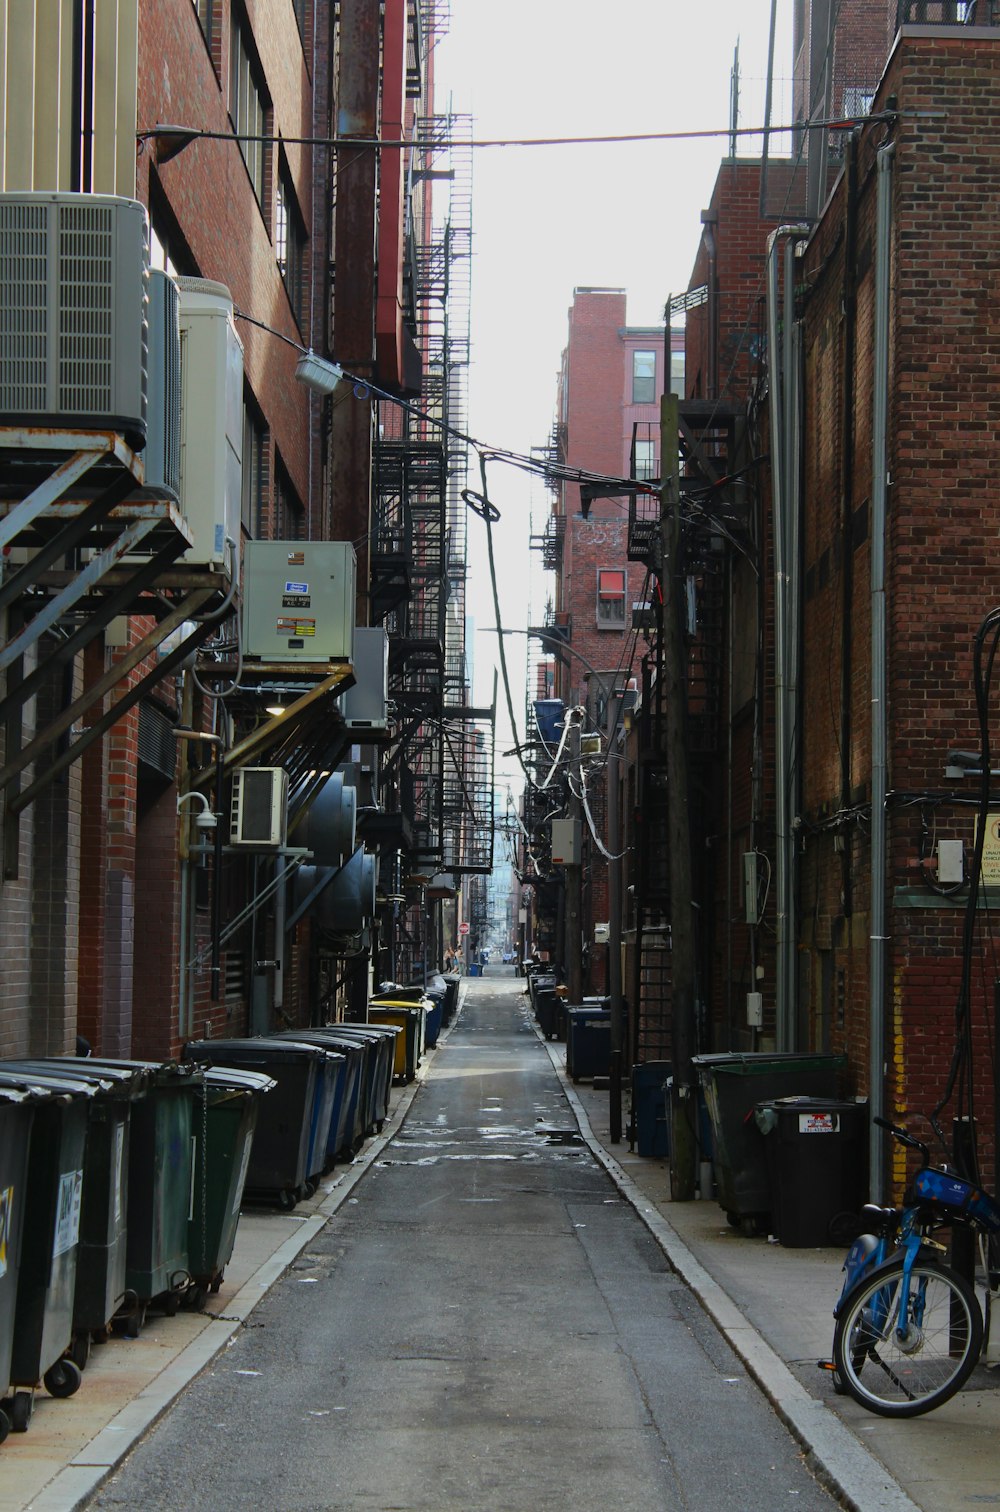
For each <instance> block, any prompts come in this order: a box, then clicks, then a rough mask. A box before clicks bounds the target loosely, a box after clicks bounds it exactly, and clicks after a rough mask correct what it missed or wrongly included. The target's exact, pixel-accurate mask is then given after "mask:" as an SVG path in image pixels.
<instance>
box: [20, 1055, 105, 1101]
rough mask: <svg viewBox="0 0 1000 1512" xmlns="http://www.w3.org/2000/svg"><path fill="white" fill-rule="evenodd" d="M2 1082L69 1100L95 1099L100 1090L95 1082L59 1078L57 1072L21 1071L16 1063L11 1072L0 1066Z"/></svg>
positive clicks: (67, 1077) (64, 1077) (66, 1077)
mask: <svg viewBox="0 0 1000 1512" xmlns="http://www.w3.org/2000/svg"><path fill="white" fill-rule="evenodd" d="M3 1064H6V1062H5V1063H3ZM0 1080H2V1081H3V1082H4V1083H5V1084H6V1085H12V1086H14V1087H23V1088H26V1089H28V1090H31V1091H34V1092H48V1093H49V1095H50V1096H51V1097H60V1096H65V1097H66V1099H67V1100H71V1099H72V1098H74V1097H93V1096H94V1094H95V1093H96V1092H97V1090H98V1088H97V1084H96V1083H95V1082H93V1081H90V1082H84V1081H74V1080H73V1078H72V1077H69V1076H58V1075H57V1074H56V1073H55V1072H52V1074H51V1075H47V1074H46V1073H45V1072H44V1071H29V1070H27V1069H24V1070H19V1069H18V1066H17V1063H16V1062H12V1063H11V1069H10V1070H9V1071H4V1070H3V1069H2V1065H0Z"/></svg>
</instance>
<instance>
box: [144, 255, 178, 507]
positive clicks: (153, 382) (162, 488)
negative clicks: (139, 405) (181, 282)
mask: <svg viewBox="0 0 1000 1512" xmlns="http://www.w3.org/2000/svg"><path fill="white" fill-rule="evenodd" d="M143 463H144V465H145V469H146V488H145V491H146V493H147V494H151V495H152V496H153V497H154V498H157V499H169V500H170V501H171V503H174V504H177V503H179V502H180V496H181V327H180V294H179V293H178V290H177V285H176V283H175V282H174V280H173V279H172V278H171V277H170V275H169V273H164V272H163V271H162V270H161V269H159V268H152V269H151V270H150V274H149V407H148V424H147V427H146V451H145V455H144V456H143Z"/></svg>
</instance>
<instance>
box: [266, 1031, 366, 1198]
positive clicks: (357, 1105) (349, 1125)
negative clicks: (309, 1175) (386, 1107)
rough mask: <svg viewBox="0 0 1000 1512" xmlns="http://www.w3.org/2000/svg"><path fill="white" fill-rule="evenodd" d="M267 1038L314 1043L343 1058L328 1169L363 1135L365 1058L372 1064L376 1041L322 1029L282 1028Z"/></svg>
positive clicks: (329, 1131)
mask: <svg viewBox="0 0 1000 1512" xmlns="http://www.w3.org/2000/svg"><path fill="white" fill-rule="evenodd" d="M271 1038H274V1039H288V1040H295V1041H297V1042H298V1043H299V1044H302V1045H315V1046H316V1048H317V1049H319V1050H325V1051H327V1052H328V1053H330V1054H332V1055H338V1056H340V1058H341V1060H342V1062H343V1064H342V1066H341V1067H340V1074H339V1076H338V1078H337V1089H336V1095H335V1098H334V1103H333V1109H332V1112H331V1115H330V1122H329V1125H328V1129H327V1141H326V1167H327V1169H329V1168H330V1167H331V1166H333V1165H334V1164H335V1162H336V1161H337V1159H338V1158H349V1157H348V1156H346V1155H345V1154H344V1152H345V1151H351V1152H353V1151H354V1150H355V1149H357V1147H358V1144H359V1143H360V1141H361V1139H362V1138H363V1137H364V1134H365V1129H366V1121H367V1118H368V1107H369V1103H370V1101H371V1097H372V1093H370V1091H369V1089H368V1072H367V1058H368V1056H369V1054H370V1055H371V1058H372V1062H373V1068H374V1060H375V1057H376V1055H377V1053H378V1050H377V1045H376V1043H375V1041H374V1040H372V1041H371V1042H370V1044H366V1043H364V1042H362V1041H360V1040H351V1039H350V1038H349V1037H345V1036H338V1035H337V1034H336V1032H335V1031H333V1030H326V1029H286V1030H283V1031H282V1032H281V1034H278V1035H272V1036H271Z"/></svg>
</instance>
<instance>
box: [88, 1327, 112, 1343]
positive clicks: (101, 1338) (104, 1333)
mask: <svg viewBox="0 0 1000 1512" xmlns="http://www.w3.org/2000/svg"><path fill="white" fill-rule="evenodd" d="M92 1337H93V1342H94V1343H95V1344H106V1343H107V1342H108V1340H109V1339H110V1337H111V1330H110V1328H95V1329H94V1332H93V1335H92Z"/></svg>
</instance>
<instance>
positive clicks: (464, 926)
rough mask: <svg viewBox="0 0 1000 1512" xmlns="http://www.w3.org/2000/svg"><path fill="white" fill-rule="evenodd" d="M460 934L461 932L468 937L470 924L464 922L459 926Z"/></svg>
mask: <svg viewBox="0 0 1000 1512" xmlns="http://www.w3.org/2000/svg"><path fill="white" fill-rule="evenodd" d="M458 932H459V934H460V935H467V934H468V933H469V926H468V924H467V923H465V922H464V921H463V922H462V923H461V924H460V925H459V926H458Z"/></svg>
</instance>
